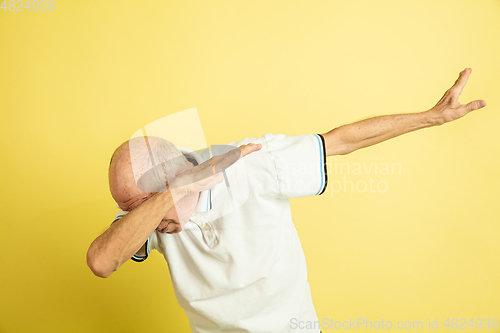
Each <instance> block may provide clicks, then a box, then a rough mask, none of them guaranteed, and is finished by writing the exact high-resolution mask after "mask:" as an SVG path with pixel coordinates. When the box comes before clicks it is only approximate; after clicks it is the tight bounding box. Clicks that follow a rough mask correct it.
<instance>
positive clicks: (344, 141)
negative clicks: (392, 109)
mask: <svg viewBox="0 0 500 333" xmlns="http://www.w3.org/2000/svg"><path fill="white" fill-rule="evenodd" d="M471 71H472V70H471V69H470V68H466V69H464V70H463V71H462V72H460V75H459V77H458V79H457V81H456V82H455V84H454V85H453V86H452V87H451V88H450V89H449V90H447V91H446V93H445V94H444V95H443V97H442V98H441V100H440V101H439V102H438V103H437V104H436V105H435V106H434V107H433V108H432V109H430V110H428V111H425V112H420V113H409V114H396V115H388V116H380V117H373V118H369V119H365V120H362V121H358V122H356V123H353V124H348V125H343V126H340V127H337V128H334V129H333V130H331V131H329V132H328V133H325V134H323V137H324V138H325V145H326V153H327V156H331V155H345V154H349V153H351V152H353V151H355V150H357V149H361V148H365V147H368V146H372V145H374V144H377V143H380V142H382V141H385V140H388V139H391V138H394V137H396V136H399V135H401V134H405V133H408V132H412V131H415V130H418V129H421V128H426V127H430V126H435V125H442V124H444V123H446V122H449V121H453V120H455V119H458V118H460V117H463V116H464V115H466V114H467V113H469V112H471V111H474V110H477V109H480V108H482V107H484V106H485V105H486V102H485V101H483V100H476V101H473V102H470V103H468V104H465V105H461V104H460V103H459V101H458V98H459V96H460V94H461V93H462V90H463V88H464V87H465V84H466V83H467V79H468V78H469V75H470V73H471Z"/></svg>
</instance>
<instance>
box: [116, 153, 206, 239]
mask: <svg viewBox="0 0 500 333" xmlns="http://www.w3.org/2000/svg"><path fill="white" fill-rule="evenodd" d="M192 167H193V165H192V163H190V165H189V167H188V168H187V169H185V170H188V169H189V168H192ZM185 170H180V171H179V172H178V173H177V174H179V173H180V172H182V171H185ZM109 186H110V191H111V195H112V196H113V198H114V199H115V201H116V202H117V204H118V206H119V207H120V208H121V209H122V210H125V211H131V210H133V209H135V208H137V207H138V206H139V205H141V204H142V203H144V202H145V201H146V200H148V199H149V198H151V197H152V196H153V195H155V193H154V192H145V191H142V190H141V189H139V188H138V187H137V185H136V182H135V179H134V175H133V172H132V165H131V162H130V156H129V153H128V149H127V147H126V146H125V147H124V148H122V149H121V150H120V148H119V149H118V150H117V152H116V153H115V156H114V157H113V160H112V162H111V165H110V169H109ZM199 196H200V193H190V194H188V195H186V196H185V197H184V198H182V199H181V200H179V202H177V203H176V205H175V207H173V208H172V209H170V210H169V211H168V212H167V213H166V214H165V216H164V217H163V219H162V220H161V222H160V223H159V225H158V227H157V228H156V230H157V231H159V232H162V233H168V234H174V233H179V232H180V231H182V229H183V228H184V226H185V224H186V223H187V222H188V221H189V219H190V218H191V216H192V215H193V212H194V210H195V208H196V205H197V203H198V199H199Z"/></svg>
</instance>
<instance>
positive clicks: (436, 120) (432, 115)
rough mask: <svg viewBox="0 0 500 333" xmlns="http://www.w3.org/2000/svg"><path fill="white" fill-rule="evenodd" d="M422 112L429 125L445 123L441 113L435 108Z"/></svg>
mask: <svg viewBox="0 0 500 333" xmlns="http://www.w3.org/2000/svg"><path fill="white" fill-rule="evenodd" d="M422 113H423V115H424V117H425V121H426V122H427V123H428V124H429V126H439V125H443V124H444V123H445V121H444V119H443V117H442V115H441V113H440V112H438V111H437V110H435V109H434V108H432V109H430V110H428V111H425V112H422Z"/></svg>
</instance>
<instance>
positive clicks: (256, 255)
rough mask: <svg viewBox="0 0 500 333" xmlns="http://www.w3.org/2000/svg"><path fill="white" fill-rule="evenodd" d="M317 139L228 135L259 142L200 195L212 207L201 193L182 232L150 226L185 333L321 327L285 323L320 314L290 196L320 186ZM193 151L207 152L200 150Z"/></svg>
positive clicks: (320, 156)
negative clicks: (185, 320)
mask: <svg viewBox="0 0 500 333" xmlns="http://www.w3.org/2000/svg"><path fill="white" fill-rule="evenodd" d="M322 140H323V138H322V137H321V136H319V135H315V134H307V135H301V136H294V137H291V136H285V135H281V134H278V135H273V134H266V135H264V136H263V137H260V138H246V139H244V140H241V141H239V142H232V143H230V145H233V146H240V145H242V144H247V143H261V144H262V149H261V150H260V151H258V152H255V153H252V154H250V155H248V156H246V157H244V158H243V159H241V160H239V161H238V162H237V163H235V164H234V165H233V166H231V167H230V168H228V169H227V170H226V176H227V177H226V179H227V182H226V181H224V182H222V183H220V184H218V185H216V186H215V187H214V188H213V189H212V190H211V191H210V193H209V191H205V193H203V194H204V195H205V196H204V197H203V198H205V199H208V200H209V201H211V206H212V207H211V209H209V210H207V209H203V208H207V207H208V208H210V204H207V202H203V204H200V202H202V201H203V200H202V199H200V201H199V203H198V206H197V211H196V212H195V214H194V215H193V216H192V218H191V220H190V222H192V223H191V224H190V225H189V226H188V225H186V228H185V229H184V230H183V231H182V232H180V233H178V234H162V233H159V232H157V231H155V232H153V234H152V235H151V237H150V238H149V240H148V247H149V248H148V253H149V251H150V250H152V249H156V250H158V251H159V252H161V253H162V254H163V255H164V257H165V259H166V260H167V262H168V265H169V269H170V275H171V278H172V283H173V286H174V290H175V293H176V297H177V300H178V302H179V304H180V305H181V307H182V308H184V310H185V311H186V313H187V315H188V318H189V321H190V325H191V328H192V330H193V332H199V333H206V332H233V333H236V332H252V333H258V332H272V333H280V332H282V333H285V332H301V333H306V332H307V333H309V332H311V333H312V332H314V333H318V332H319V326H316V328H315V329H299V328H296V326H295V325H292V323H298V322H302V323H304V322H307V321H309V322H316V321H317V320H318V319H317V316H316V313H315V310H314V306H313V304H312V299H311V292H310V288H309V283H308V282H307V270H306V262H305V257H304V253H303V250H302V247H301V244H300V241H299V237H298V235H297V232H296V230H295V227H294V225H293V222H292V216H291V211H290V205H289V201H288V198H292V197H301V196H310V195H316V194H321V193H322V192H323V191H324V189H325V187H326V173H325V166H324V165H325V152H324V144H323V141H322ZM212 149H213V148H212ZM212 153H214V155H218V154H217V152H214V151H212ZM200 155H201V158H202V161H203V160H206V159H208V158H210V152H209V151H208V150H207V151H204V152H202V153H201V154H200ZM228 185H229V187H228ZM245 192H246V193H245ZM240 193H243V194H242V195H240ZM124 214H126V212H123V211H121V212H119V213H118V214H117V217H116V218H119V217H121V216H123V215H124ZM146 257H147V254H146ZM292 328H293V329H292Z"/></svg>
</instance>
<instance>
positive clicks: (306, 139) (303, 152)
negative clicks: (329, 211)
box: [264, 134, 327, 198]
mask: <svg viewBox="0 0 500 333" xmlns="http://www.w3.org/2000/svg"><path fill="white" fill-rule="evenodd" d="M264 138H265V140H266V144H267V149H268V152H269V153H270V155H271V159H272V161H273V163H274V167H275V172H276V178H277V181H278V186H279V194H280V196H282V197H286V198H298V197H305V196H312V195H319V194H322V193H323V192H324V191H325V189H326V185H327V173H326V150H325V141H324V139H323V137H322V136H321V135H320V134H306V135H299V136H286V135H283V134H266V135H264Z"/></svg>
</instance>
